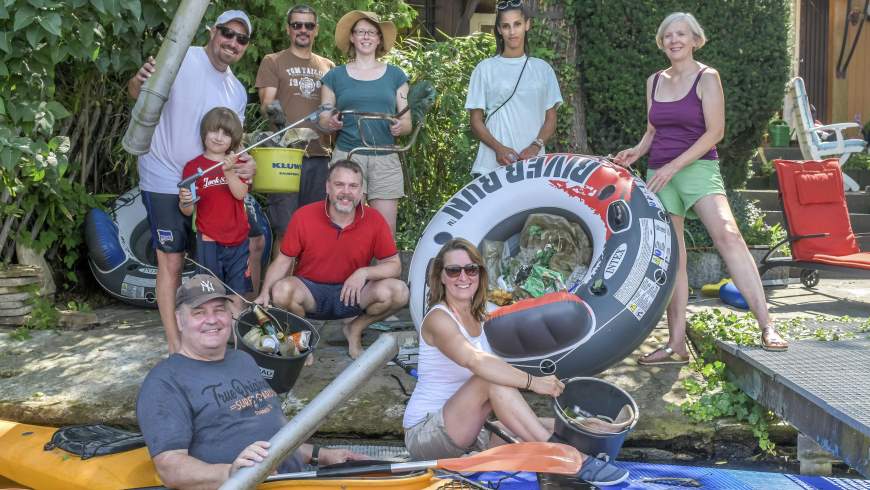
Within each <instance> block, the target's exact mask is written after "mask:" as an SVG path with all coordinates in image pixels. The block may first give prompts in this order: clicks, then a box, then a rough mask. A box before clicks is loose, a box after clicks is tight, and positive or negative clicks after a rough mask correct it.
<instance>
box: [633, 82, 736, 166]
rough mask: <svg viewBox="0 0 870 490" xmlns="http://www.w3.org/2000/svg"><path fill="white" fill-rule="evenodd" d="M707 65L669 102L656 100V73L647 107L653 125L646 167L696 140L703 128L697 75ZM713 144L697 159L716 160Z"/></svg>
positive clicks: (660, 163) (672, 156) (668, 158)
mask: <svg viewBox="0 0 870 490" xmlns="http://www.w3.org/2000/svg"><path fill="white" fill-rule="evenodd" d="M706 69H707V68H702V69H701V71H699V72H698V76H697V77H695V82H694V83H693V84H692V88H691V90H689V93H688V94H686V96H685V97H683V98H682V99H680V100H675V101H673V102H659V101H657V100H656V87H657V86H658V84H659V76H660V75H661V74H662V72H658V73H656V77H655V78H654V79H653V86H652V106H651V107H650V110H649V122H650V124H652V125H653V127H654V128H656V134H655V136H654V137H653V141H652V145H650V149H649V163H648V166H649V168H660V167H662V166H664V165H666V164H668V163H670V162H671V161H672V160H674V159H675V158H677V157H678V156H680V155H681V154H682V153H683V152H684V151H686V150H688V149H689V147H690V146H692V145H693V144H695V142H696V141H698V138H700V137H701V135H702V134H704V132H705V131H707V124H706V123H705V122H704V108H703V107H702V106H701V99H700V98H699V97H698V93H697V92H696V89H697V88H698V82H699V81H700V80H701V75H702V74H703V73H704V70H706ZM718 159H719V155H718V154H717V153H716V147H715V146H714V147H713V148H711V149H710V151H708V152H707V154H705V155H704V156H702V157H701V158H700V160H718Z"/></svg>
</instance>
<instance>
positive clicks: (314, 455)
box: [308, 444, 320, 466]
mask: <svg viewBox="0 0 870 490" xmlns="http://www.w3.org/2000/svg"><path fill="white" fill-rule="evenodd" d="M319 456H320V446H318V445H317V444H312V446H311V459H310V460H309V461H308V464H310V465H311V466H317V464H318V463H319V462H320V457H319Z"/></svg>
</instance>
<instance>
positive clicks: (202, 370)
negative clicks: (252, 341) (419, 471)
mask: <svg viewBox="0 0 870 490" xmlns="http://www.w3.org/2000/svg"><path fill="white" fill-rule="evenodd" d="M229 299H230V297H229V296H227V294H226V290H225V289H224V286H223V285H222V284H220V283H219V282H217V281H216V280H215V279H214V278H212V277H211V276H208V275H206V274H199V275H196V276H194V277H192V278H190V280H189V281H187V282H186V283H185V284H183V285H182V286H181V287H179V288H178V291H177V292H176V295H175V305H176V313H175V314H176V317H177V321H178V330H179V335H180V339H181V340H180V348H179V350H178V352H177V353H175V354H172V355H170V356H169V357H168V358H166V359H164V360H162V361H160V362H159V363H158V364H157V365H156V366H154V368H153V369H152V370H151V371H150V372H149V373H148V376H146V377H145V381H144V382H143V383H142V388H141V389H140V390H139V398H138V400H137V402H136V417H137V418H138V420H139V428H140V430H141V431H142V435H143V436H144V438H145V443H146V444H147V445H148V451H149V452H150V454H151V457H152V458H153V460H154V466H155V467H156V468H157V473H158V474H159V475H160V480H161V481H162V482H163V484H164V485H166V486H167V487H171V488H187V487H197V488H198V487H218V486H220V484H221V483H222V482H224V481H225V480H226V479H227V478H229V476H230V475H232V474H233V473H235V472H236V471H237V470H238V469H239V468H242V467H245V466H252V465H254V464H256V463H258V462H260V461H262V460H263V458H265V457H266V456H267V454H268V448H269V443H268V442H266V441H268V440H269V439H270V438H271V437H272V436H273V435H275V433H276V432H278V430H280V429H281V427H283V426H284V424H286V423H287V419H286V418H285V417H284V413H283V412H282V411H281V403H280V401H279V400H278V395H277V394H276V393H275V391H274V390H272V388H270V387H269V385H268V384H267V383H266V381H264V380H263V378H262V376H260V371H259V369H258V368H257V365H256V364H255V363H254V360H253V358H251V356H249V355H248V354H247V353H244V352H240V351H236V350H230V351H227V339H228V338H229V335H230V331H231V329H230V322H231V316H230V310H229V309H228V308H227V301H228V300H229ZM361 458H364V457H363V456H360V455H358V454H354V453H351V452H349V451H346V450H338V449H323V450H322V451H321V450H319V448H318V447H317V446H312V445H310V444H303V445H302V446H300V447H299V449H297V450H296V451H295V452H294V453H293V454H292V455H290V456H289V457H288V458H287V459H285V460H284V461H283V462H282V463H281V465H280V466H279V467H278V470H279V471H280V472H293V471H298V470H299V469H300V468H301V467H302V464H303V463H304V462H307V463H310V464H314V465H316V464H317V463H318V459H319V461H320V462H323V463H324V464H334V463H342V462H344V461H347V460H348V459H361Z"/></svg>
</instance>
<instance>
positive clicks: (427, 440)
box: [405, 408, 490, 460]
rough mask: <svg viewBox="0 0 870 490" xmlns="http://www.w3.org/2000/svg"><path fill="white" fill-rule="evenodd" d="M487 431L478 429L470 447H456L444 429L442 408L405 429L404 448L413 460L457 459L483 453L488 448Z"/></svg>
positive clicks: (488, 436)
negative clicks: (470, 454) (469, 454)
mask: <svg viewBox="0 0 870 490" xmlns="http://www.w3.org/2000/svg"><path fill="white" fill-rule="evenodd" d="M489 438H490V434H489V431H487V430H486V429H480V433H479V434H478V435H477V439H476V440H475V441H474V443H472V444H471V446H469V447H466V448H461V447H459V446H457V445H456V444H455V443H454V442H453V440H452V439H450V436H448V435H447V428H446V427H444V408H442V409H441V410H438V412H436V413H430V414H427V415H426V418H425V419H423V420H422V421H421V422H418V423H417V425H415V426H414V427H411V428H409V429H405V447H406V448H408V452H409V453H411V457H412V458H413V459H414V460H431V459H443V458H458V457H460V456H462V455H463V454H466V453H469V452H471V451H483V450H485V449H486V448H487V447H489Z"/></svg>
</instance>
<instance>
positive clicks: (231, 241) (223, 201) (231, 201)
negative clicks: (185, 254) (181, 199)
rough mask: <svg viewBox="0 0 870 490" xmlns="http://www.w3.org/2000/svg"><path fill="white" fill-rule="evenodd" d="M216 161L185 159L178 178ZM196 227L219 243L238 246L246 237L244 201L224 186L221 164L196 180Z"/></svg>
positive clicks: (246, 222) (248, 226)
mask: <svg viewBox="0 0 870 490" xmlns="http://www.w3.org/2000/svg"><path fill="white" fill-rule="evenodd" d="M216 163H218V162H216V161H214V160H210V159H208V158H206V157H205V156H204V155H200V156H198V157H196V158H194V159H193V160H191V161H189V162H187V164H186V165H185V166H184V171H183V172H182V173H181V178H182V179H186V178H188V177H190V176H191V175H195V174H196V172H197V169H203V170H205V169H207V168H209V167H211V166H213V165H215V164H216ZM196 195H197V196H199V201H198V202H197V203H196V204H195V206H196V230H197V231H199V232H200V233H203V234H204V235H207V236H208V237H209V238H211V239H212V240H214V241H216V242H217V243H219V244H220V245H224V246H227V247H232V246H236V245H241V244H242V242H244V241H245V239H246V238H248V231H249V229H250V227H251V225H250V224H249V223H248V214H247V213H246V212H245V203H244V201H243V200H241V199H236V198H235V196H233V193H232V192H231V191H230V187H229V185H227V178H226V176H225V175H224V169H223V167H218V168H216V169H214V170H212V171H211V172H208V173H206V174H205V175H203V176H202V177H200V178H198V179H196Z"/></svg>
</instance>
